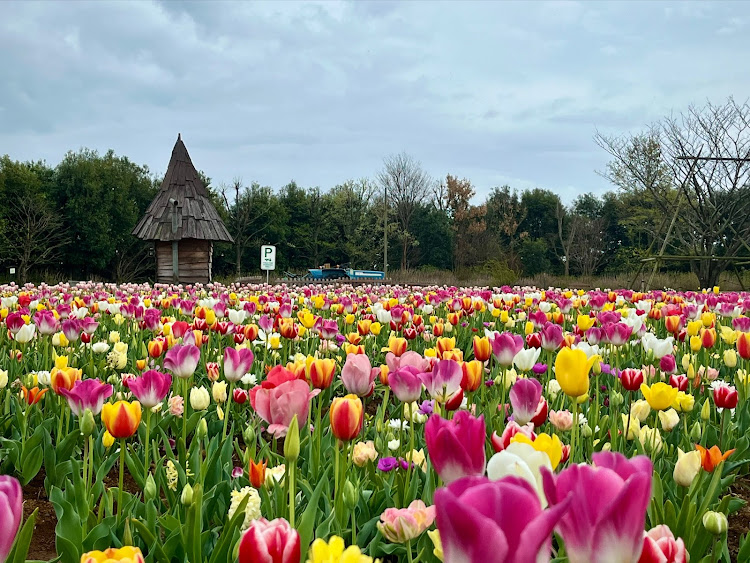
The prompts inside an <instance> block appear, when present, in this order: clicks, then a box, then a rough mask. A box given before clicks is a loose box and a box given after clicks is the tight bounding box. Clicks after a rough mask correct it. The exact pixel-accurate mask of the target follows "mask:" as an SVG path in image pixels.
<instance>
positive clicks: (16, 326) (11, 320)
mask: <svg viewBox="0 0 750 563" xmlns="http://www.w3.org/2000/svg"><path fill="white" fill-rule="evenodd" d="M25 324H26V321H25V320H23V317H22V316H21V313H18V312H15V311H14V312H13V313H10V314H9V315H8V316H7V317H6V318H5V326H7V327H8V330H9V331H10V332H11V333H12V334H13V336H15V335H16V334H17V333H18V331H19V330H21V329H22V328H23V326H24V325H25Z"/></svg>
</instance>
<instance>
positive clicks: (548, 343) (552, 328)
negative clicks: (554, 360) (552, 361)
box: [541, 323, 565, 351]
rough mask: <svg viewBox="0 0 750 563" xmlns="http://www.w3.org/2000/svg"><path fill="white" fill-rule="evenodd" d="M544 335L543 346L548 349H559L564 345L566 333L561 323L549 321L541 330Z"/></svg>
mask: <svg viewBox="0 0 750 563" xmlns="http://www.w3.org/2000/svg"><path fill="white" fill-rule="evenodd" d="M541 335H542V348H544V349H545V350H548V351H554V350H557V349H558V348H559V347H560V346H562V343H563V340H565V335H564V334H563V329H562V327H561V326H560V325H556V324H555V323H547V324H546V325H544V328H543V329H542V330H541Z"/></svg>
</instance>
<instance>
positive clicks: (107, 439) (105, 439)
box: [102, 430, 115, 449]
mask: <svg viewBox="0 0 750 563" xmlns="http://www.w3.org/2000/svg"><path fill="white" fill-rule="evenodd" d="M114 443H115V437H114V436H112V434H110V433H109V432H108V431H106V430H105V431H104V435H103V436H102V445H103V446H104V447H105V448H107V449H109V448H111V447H112V444H114Z"/></svg>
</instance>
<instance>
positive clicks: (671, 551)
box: [638, 524, 689, 563]
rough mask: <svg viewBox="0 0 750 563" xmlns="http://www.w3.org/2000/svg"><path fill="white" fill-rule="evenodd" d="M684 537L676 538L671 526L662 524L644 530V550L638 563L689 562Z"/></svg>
mask: <svg viewBox="0 0 750 563" xmlns="http://www.w3.org/2000/svg"><path fill="white" fill-rule="evenodd" d="M688 557H689V556H688V552H687V549H686V548H685V542H683V541H682V538H675V537H674V534H673V533H672V530H670V529H669V526H666V525H665V524H661V525H659V526H656V527H654V528H651V529H650V530H649V531H648V532H643V551H642V552H641V558H640V559H639V560H638V563H687V561H688Z"/></svg>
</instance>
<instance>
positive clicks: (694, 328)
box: [687, 320, 703, 336]
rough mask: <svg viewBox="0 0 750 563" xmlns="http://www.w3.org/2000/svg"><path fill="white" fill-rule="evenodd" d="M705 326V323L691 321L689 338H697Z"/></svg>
mask: <svg viewBox="0 0 750 563" xmlns="http://www.w3.org/2000/svg"><path fill="white" fill-rule="evenodd" d="M702 326H703V322H702V321H700V320H697V321H689V322H688V324H687V333H688V336H695V335H697V334H698V331H699V330H700V329H701V327H702Z"/></svg>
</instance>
